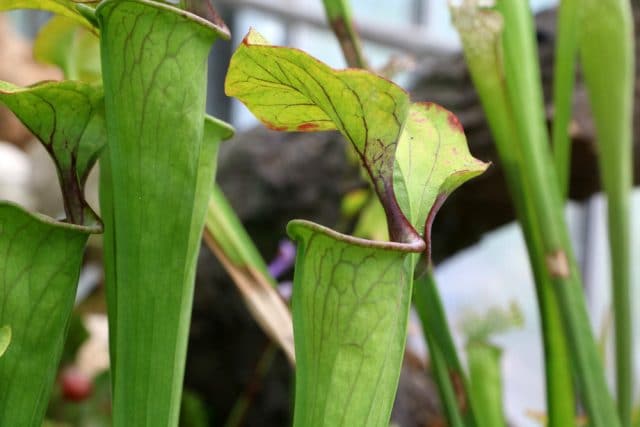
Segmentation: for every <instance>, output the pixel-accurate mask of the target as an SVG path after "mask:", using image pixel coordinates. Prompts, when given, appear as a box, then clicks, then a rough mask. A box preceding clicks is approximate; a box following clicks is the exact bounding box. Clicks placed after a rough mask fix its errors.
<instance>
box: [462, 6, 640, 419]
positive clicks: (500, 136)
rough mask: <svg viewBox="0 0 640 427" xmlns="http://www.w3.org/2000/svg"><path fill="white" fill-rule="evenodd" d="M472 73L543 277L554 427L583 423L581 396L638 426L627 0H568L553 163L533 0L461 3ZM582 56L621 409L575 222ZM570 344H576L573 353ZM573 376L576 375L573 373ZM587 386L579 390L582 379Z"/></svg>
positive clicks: (600, 415) (598, 413)
mask: <svg viewBox="0 0 640 427" xmlns="http://www.w3.org/2000/svg"><path fill="white" fill-rule="evenodd" d="M453 15H454V23H455V25H456V27H457V28H458V30H459V32H460V35H461V38H462V41H463V46H464V51H465V56H466V59H467V63H468V65H469V69H470V72H471V76H472V78H473V81H474V83H475V85H476V88H477V90H478V93H479V95H480V99H481V101H482V104H483V107H484V109H485V111H486V113H487V119H488V121H489V125H490V127H491V129H492V131H493V134H494V137H495V141H496V146H497V149H498V154H499V156H500V158H501V161H502V163H503V165H504V168H505V175H506V177H507V182H508V184H509V187H510V191H511V194H512V197H513V199H514V204H515V207H516V211H517V213H518V217H519V219H520V222H521V224H522V226H523V231H524V235H525V240H526V242H527V246H528V249H529V254H530V258H531V265H532V269H533V272H534V275H535V278H536V287H537V293H538V304H539V307H540V315H541V321H542V329H543V340H544V351H545V363H546V379H547V405H548V410H549V421H548V424H549V425H550V426H563V427H564V426H568V425H575V424H576V422H575V415H576V413H575V408H576V405H575V403H574V402H575V401H578V402H580V403H582V404H583V405H584V408H585V409H586V412H587V415H588V423H589V425H592V426H603V427H604V426H607V427H609V426H617V425H622V426H625V427H626V426H629V425H630V422H631V416H630V414H631V384H632V379H633V369H632V365H631V336H632V331H631V324H630V313H631V310H630V304H631V299H630V297H629V274H630V271H629V268H630V265H629V245H630V243H629V231H630V230H629V192H630V188H631V157H632V156H631V106H632V102H631V100H632V94H633V69H634V68H633V62H634V58H633V36H632V24H631V11H630V8H629V4H628V2H627V1H625V0H611V1H587V2H574V1H571V0H566V1H562V2H561V8H560V17H559V39H558V44H557V53H558V55H559V56H558V57H557V58H556V67H555V76H554V77H555V82H554V103H555V106H556V110H557V116H556V117H555V119H554V126H553V142H554V151H555V155H556V157H555V164H554V162H553V161H552V157H551V152H550V147H549V138H548V135H547V130H546V125H545V121H544V108H543V102H542V90H541V85H540V72H539V66H538V64H537V60H536V46H535V33H534V30H533V24H532V17H531V12H530V10H529V7H528V5H527V4H526V2H522V1H520V2H518V1H502V0H499V1H497V2H496V6H495V8H482V7H480V6H479V2H478V1H475V0H465V1H463V4H462V6H460V7H454V8H453ZM577 51H579V52H580V57H581V59H582V69H583V72H584V76H585V81H586V85H587V88H588V90H589V95H590V100H591V107H592V110H593V112H594V119H595V120H594V121H595V125H596V129H597V138H598V142H599V148H600V153H599V154H600V168H601V175H602V178H603V184H604V185H603V187H604V189H605V191H606V193H607V198H608V204H609V206H608V207H609V210H608V213H609V237H610V239H609V240H610V244H611V256H612V278H613V280H612V284H613V300H614V304H613V310H614V312H615V320H616V322H615V326H616V368H617V375H616V377H617V391H618V393H617V396H616V397H617V399H618V413H617V414H616V411H615V406H614V404H613V399H612V398H611V395H610V393H609V390H608V387H607V384H606V381H605V375H604V368H603V365H602V362H601V360H600V357H599V355H598V351H597V346H596V344H595V341H594V337H593V332H592V330H591V328H590V322H589V317H588V315H587V312H586V306H585V302H584V294H583V290H582V281H581V278H580V276H579V273H578V269H577V267H576V261H575V257H574V256H573V255H572V248H571V245H570V242H569V239H568V232H567V227H566V224H565V221H564V218H563V201H564V196H565V193H566V192H567V185H568V184H567V182H568V170H569V153H570V146H569V137H568V123H569V117H570V111H571V109H570V106H571V96H572V88H573V82H574V78H575V76H574V72H575V55H576V52H577ZM569 350H570V351H569ZM570 374H572V376H571V377H570ZM574 385H575V390H574V387H573V386H574Z"/></svg>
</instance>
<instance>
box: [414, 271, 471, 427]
mask: <svg viewBox="0 0 640 427" xmlns="http://www.w3.org/2000/svg"><path fill="white" fill-rule="evenodd" d="M413 303H414V305H415V308H416V311H417V312H418V315H419V316H420V321H421V322H422V330H423V333H424V336H425V341H426V342H427V345H428V347H429V358H430V361H431V371H432V373H433V376H434V378H435V380H436V384H437V386H438V392H439V394H440V399H441V400H442V405H443V409H444V411H445V415H446V417H447V421H448V422H449V425H451V426H452V427H454V426H464V427H473V426H476V425H477V424H478V423H477V421H476V418H477V417H476V414H475V411H474V408H473V404H474V402H473V400H472V399H471V391H470V387H469V380H468V378H467V373H466V372H465V371H464V369H463V368H462V363H461V362H460V358H459V357H458V352H457V350H456V346H455V344H454V341H453V335H452V334H451V330H450V328H449V324H448V322H447V315H446V313H445V311H444V307H443V305H442V300H441V298H440V294H439V292H438V289H437V286H436V282H435V278H434V276H433V271H432V270H431V269H429V270H428V271H427V272H426V273H425V274H424V275H423V276H422V277H420V278H419V279H415V280H414V284H413Z"/></svg>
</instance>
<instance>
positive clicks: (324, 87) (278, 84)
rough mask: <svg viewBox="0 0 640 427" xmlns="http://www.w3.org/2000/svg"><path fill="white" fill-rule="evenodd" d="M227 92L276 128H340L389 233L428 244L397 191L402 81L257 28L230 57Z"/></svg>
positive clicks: (405, 99)
mask: <svg viewBox="0 0 640 427" xmlns="http://www.w3.org/2000/svg"><path fill="white" fill-rule="evenodd" d="M225 91H226V93H227V95H229V96H234V97H236V98H238V99H239V100H240V101H242V102H243V103H244V104H245V105H247V107H249V109H250V110H251V111H252V112H253V113H254V114H255V115H256V117H258V119H260V120H261V121H262V122H263V123H264V124H265V125H266V126H267V127H270V128H272V129H275V130H281V131H303V132H310V131H323V130H331V129H338V130H339V131H340V132H342V134H343V135H344V136H345V138H347V140H348V141H349V142H351V144H353V147H354V149H355V151H356V152H357V154H358V156H359V157H360V159H361V161H362V164H363V167H364V168H365V169H366V170H367V173H368V175H369V178H370V179H371V181H372V183H373V186H374V188H375V190H376V193H377V194H378V197H379V198H380V200H381V201H382V204H383V207H384V208H385V213H386V215H387V222H388V226H389V234H390V236H391V239H392V240H394V241H397V242H406V243H413V244H416V245H422V242H421V239H420V236H419V235H418V234H417V233H416V231H415V229H413V227H411V225H410V224H409V223H408V222H407V220H406V218H405V216H404V214H403V213H402V211H401V210H400V208H399V207H398V203H397V201H396V198H395V195H394V191H393V182H392V181H393V168H394V160H395V151H396V148H397V144H398V139H399V137H400V133H401V131H402V126H403V125H404V122H405V119H406V117H407V114H408V112H409V96H408V94H407V93H406V92H405V91H404V90H402V89H401V88H400V87H399V86H397V85H395V84H394V83H392V82H390V81H388V80H385V79H383V78H381V77H379V76H376V75H375V74H372V73H370V72H367V71H363V70H344V71H335V70H332V69H331V68H330V67H328V66H327V65H325V64H323V63H321V62H319V61H318V60H316V59H314V58H312V57H311V56H309V55H307V54H306V53H304V52H302V51H300V50H297V49H291V48H286V47H278V46H271V45H269V44H267V42H266V41H265V40H264V38H263V37H262V36H261V35H260V34H258V33H257V32H255V31H253V30H252V31H250V32H249V34H248V35H247V36H246V37H245V38H244V40H243V42H242V44H241V45H240V47H239V48H238V49H237V50H236V52H235V53H234V55H233V57H232V58H231V63H230V65H229V72H228V74H227V79H226V82H225Z"/></svg>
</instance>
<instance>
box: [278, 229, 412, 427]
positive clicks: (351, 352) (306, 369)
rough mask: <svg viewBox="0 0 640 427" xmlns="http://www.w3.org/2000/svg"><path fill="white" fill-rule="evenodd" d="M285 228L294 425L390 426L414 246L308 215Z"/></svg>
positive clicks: (403, 334)
mask: <svg viewBox="0 0 640 427" xmlns="http://www.w3.org/2000/svg"><path fill="white" fill-rule="evenodd" d="M287 230H288V232H289V235H290V236H291V237H292V238H294V239H295V240H296V242H297V243H298V256H297V257H296V267H295V272H296V273H295V277H294V292H293V302H292V304H293V319H294V324H295V329H294V334H295V344H296V363H297V372H298V373H299V374H298V375H296V396H295V402H296V405H295V414H294V421H293V425H294V426H295V427H319V426H327V427H329V426H331V427H334V426H354V427H356V426H362V427H365V426H366V427H382V426H385V427H386V426H388V425H389V417H390V414H391V407H392V404H393V400H394V396H395V393H396V387H397V384H398V378H399V375H400V367H401V365H402V356H403V353H404V343H405V339H406V328H407V320H408V309H409V304H410V299H411V281H412V277H413V268H412V262H411V256H410V255H411V252H410V251H413V250H414V249H413V248H412V247H411V246H410V245H407V244H399V243H383V242H373V241H370V240H363V239H357V238H354V237H350V236H345V235H342V234H339V233H337V232H335V231H333V230H330V229H328V228H325V227H322V226H319V225H317V224H313V223H309V222H307V221H300V220H297V221H292V222H291V223H289V226H288V228H287Z"/></svg>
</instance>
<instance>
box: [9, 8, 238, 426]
mask: <svg viewBox="0 0 640 427" xmlns="http://www.w3.org/2000/svg"><path fill="white" fill-rule="evenodd" d="M19 7H28V8H42V9H45V10H49V11H52V12H55V13H59V14H61V15H62V16H64V17H65V19H67V21H63V20H62V18H58V20H56V21H54V22H52V23H51V24H50V25H49V26H48V27H45V29H44V30H43V31H49V32H50V33H51V34H52V35H56V36H57V37H62V38H64V37H67V40H72V41H78V40H77V38H76V36H75V34H76V33H74V32H73V31H72V28H73V26H72V25H70V24H69V22H70V21H68V20H71V21H73V22H76V23H79V24H80V25H82V26H83V27H84V28H86V29H87V31H88V32H89V33H93V35H98V34H99V36H100V51H101V56H102V64H101V72H102V74H101V75H102V80H103V83H104V96H103V88H102V87H100V86H94V85H90V84H88V83H80V82H75V81H66V82H61V83H46V84H42V85H37V86H34V87H31V88H26V89H20V88H16V87H13V86H11V85H8V84H4V83H3V84H1V85H0V101H2V102H3V103H5V104H6V105H7V106H9V107H10V108H11V109H12V110H13V111H14V113H16V114H17V115H18V116H19V117H20V118H21V119H22V121H23V122H24V123H25V124H26V125H27V127H29V129H31V130H32V131H33V133H34V134H35V135H36V136H38V138H39V139H40V140H41V141H42V142H43V143H44V145H45V147H46V148H47V150H48V151H49V153H50V154H51V156H52V157H53V159H54V161H55V163H56V166H57V168H58V175H59V178H60V183H61V186H62V189H63V197H64V202H65V211H66V214H67V220H66V221H65V222H56V221H53V220H51V219H46V218H43V217H41V216H37V215H30V214H27V213H26V212H24V211H22V210H21V209H19V208H17V207H16V206H13V205H11V204H3V205H1V206H0V211H1V213H0V236H2V239H0V253H2V254H3V256H2V257H1V258H0V277H1V278H2V281H0V288H1V289H4V291H3V292H4V294H3V295H4V296H3V299H2V301H1V302H2V305H1V306H0V307H2V309H1V310H2V311H0V325H1V326H2V327H3V329H2V337H0V338H1V340H2V343H1V344H2V346H3V347H4V348H3V350H4V349H5V348H6V353H4V355H3V357H2V363H0V379H1V381H0V408H2V411H0V425H3V426H4V425H7V426H8V425H16V426H17V425H20V426H22V425H25V426H40V425H41V424H42V418H43V416H44V411H45V409H46V406H47V403H48V396H49V392H50V389H51V385H52V383H53V379H54V375H55V371H56V368H57V361H58V359H59V356H60V352H61V350H62V344H63V342H64V337H65V330H66V325H67V322H68V319H69V315H70V312H71V308H72V306H73V301H74V296H75V284H76V282H77V278H78V274H79V269H80V265H81V261H82V254H83V248H84V244H85V242H86V239H87V237H88V235H89V234H90V233H93V232H98V231H100V229H101V224H100V222H99V220H98V219H97V217H96V215H95V214H93V211H92V210H91V209H90V208H89V207H88V206H87V204H86V202H85V201H84V196H83V194H82V190H83V186H84V182H85V180H86V178H87V174H88V172H89V170H90V168H91V166H92V165H93V164H94V163H95V161H96V160H97V157H98V154H99V153H100V151H101V150H102V148H103V146H104V144H105V142H108V149H106V150H104V154H103V155H102V162H101V163H102V168H101V195H100V196H101V197H100V199H101V210H102V215H103V221H104V224H105V227H104V229H105V236H104V242H105V272H106V281H107V298H108V306H109V320H110V341H111V342H110V344H111V356H112V385H113V399H114V402H113V415H114V425H116V426H130V425H135V426H145V425H146V426H162V425H165V426H171V425H177V423H178V415H179V403H180V395H181V390H182V377H183V371H184V362H185V354H186V344H187V331H188V326H189V320H190V312H191V300H192V294H193V282H194V277H195V263H196V257H197V253H198V250H199V248H200V237H201V234H202V229H203V225H204V217H205V212H206V208H207V202H208V199H209V195H210V194H211V190H212V186H213V175H214V170H215V162H216V153H217V147H218V143H219V142H220V141H221V140H223V139H226V138H228V137H230V136H231V134H232V132H233V131H232V129H231V128H230V127H229V126H228V125H226V124H224V123H222V122H219V121H217V120H215V119H213V118H211V117H205V113H204V105H205V99H204V96H205V93H206V59H207V56H208V54H209V49H210V47H211V45H212V44H213V42H214V41H215V40H216V39H217V38H220V37H222V38H228V32H227V30H226V27H224V24H223V23H221V22H219V21H216V16H215V14H212V13H210V11H209V10H199V9H198V10H197V12H198V13H199V14H200V15H202V16H205V17H206V18H210V19H213V20H214V21H213V22H212V21H210V20H208V19H205V18H203V17H201V16H199V15H196V14H194V13H191V12H189V11H187V10H183V9H180V8H177V7H173V6H169V5H166V4H163V3H158V2H152V1H143V0H140V1H136V0H105V1H103V2H101V3H100V4H98V5H97V7H96V8H95V9H93V8H91V7H89V6H86V5H77V6H76V5H75V3H73V2H71V1H66V0H51V1H47V0H43V1H39V2H24V1H13V0H4V1H2V2H0V10H7V9H13V8H19ZM196 9H197V8H196ZM63 36H64V37H63ZM38 46H39V49H37V54H38V56H39V57H41V58H45V59H46V60H47V61H48V62H52V63H54V64H56V65H59V66H60V67H61V68H62V69H63V70H64V71H65V73H66V75H67V76H71V77H78V78H86V79H98V78H99V76H100V70H99V68H98V69H96V68H95V67H94V68H88V67H84V66H82V65H83V64H85V63H83V62H82V61H77V59H78V57H75V58H73V57H70V56H69V55H67V53H66V52H64V51H56V50H55V49H53V48H54V47H55V46H54V45H53V44H48V45H47V44H46V43H45V42H43V43H41V44H40V45H37V47H38ZM78 46H82V48H80V47H78V48H77V49H74V53H76V54H77V53H78V52H83V53H86V52H87V51H88V50H91V49H93V47H92V46H93V45H92V43H91V42H89V43H88V44H81V45H78ZM85 48H86V49H88V50H85ZM85 65H86V64H85ZM107 135H108V137H107ZM36 302H37V303H36ZM7 331H9V332H7ZM9 339H10V342H9V343H8V341H9ZM7 343H8V347H6V346H7Z"/></svg>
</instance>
